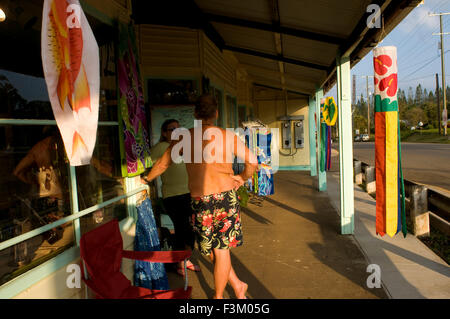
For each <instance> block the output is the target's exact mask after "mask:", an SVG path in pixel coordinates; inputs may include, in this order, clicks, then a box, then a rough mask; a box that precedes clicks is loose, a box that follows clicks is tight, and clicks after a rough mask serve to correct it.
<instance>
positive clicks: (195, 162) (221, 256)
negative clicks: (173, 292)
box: [145, 94, 257, 299]
mask: <svg viewBox="0 0 450 319" xmlns="http://www.w3.org/2000/svg"><path fill="white" fill-rule="evenodd" d="M218 114H219V113H218V109H217V102H216V101H215V99H214V97H213V96H211V95H208V94H205V95H202V96H201V97H200V98H199V99H198V101H197V103H196V106H195V118H196V119H197V120H201V128H200V127H194V128H193V129H190V130H189V133H190V134H189V135H188V136H189V137H188V139H189V138H190V141H189V140H188V141H189V142H190V143H186V144H184V145H189V147H190V150H188V152H186V153H187V154H184V156H183V158H184V162H185V163H186V170H187V173H188V179H189V183H188V184H189V190H190V193H191V203H192V209H193V215H192V223H193V226H194V230H195V231H196V234H197V240H198V243H199V247H200V252H201V253H202V254H203V255H205V256H210V257H211V260H213V261H214V285H215V294H214V298H215V299H222V298H223V291H224V289H225V287H226V285H227V282H230V284H231V286H232V287H233V290H234V292H235V294H236V297H237V298H239V299H245V298H246V296H245V294H246V292H247V284H246V283H245V282H243V281H241V280H240V279H239V278H238V277H237V275H236V273H235V272H234V269H233V267H232V265H231V258H230V250H229V249H230V248H231V247H238V246H240V245H242V243H243V242H242V231H241V216H240V206H239V201H238V198H237V195H236V190H237V189H238V188H239V187H240V186H242V185H243V184H244V181H245V180H247V179H248V178H250V177H251V176H252V175H253V173H254V172H255V170H256V168H257V159H256V157H255V155H254V154H253V153H252V152H251V151H250V150H249V149H248V148H247V147H246V146H245V145H244V144H243V143H242V142H241V140H240V139H239V137H238V136H237V135H236V134H234V133H233V132H231V131H227V130H224V129H222V128H219V127H217V126H215V125H214V122H215V120H216V119H217V117H218ZM195 130H198V131H197V132H195ZM199 132H201V137H202V138H201V141H198V140H197V139H196V138H195V137H196V134H197V135H198V133H199ZM183 138H185V137H183ZM182 142H183V139H182V140H181V141H180V142H178V141H176V140H174V141H172V143H171V145H170V146H169V147H168V149H167V150H166V151H165V153H164V154H163V155H162V157H161V158H160V159H159V160H158V161H157V162H156V163H155V164H154V165H153V167H152V169H151V171H150V173H149V174H148V175H147V176H146V178H145V181H147V182H149V181H151V180H153V179H155V178H156V177H158V176H159V175H161V174H162V173H163V172H164V171H165V170H166V169H167V168H168V167H169V166H170V164H171V163H172V157H173V156H172V155H173V154H172V150H173V148H174V146H175V145H176V144H177V143H182ZM184 142H185V141H184ZM199 143H201V145H199ZM200 146H201V147H200ZM200 152H201V155H200V154H199V153H200ZM175 155H176V156H179V155H183V154H175ZM199 155H200V156H199ZM176 156H175V157H176ZM233 156H237V157H238V158H240V159H241V160H243V161H244V162H245V169H244V171H243V172H242V173H241V174H239V175H234V173H233V169H232V159H233ZM200 157H201V159H200V160H199V158H200Z"/></svg>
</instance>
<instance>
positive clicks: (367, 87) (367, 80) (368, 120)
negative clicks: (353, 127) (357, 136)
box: [366, 76, 370, 138]
mask: <svg viewBox="0 0 450 319" xmlns="http://www.w3.org/2000/svg"><path fill="white" fill-rule="evenodd" d="M366 94H367V134H369V138H370V99H369V77H368V76H366Z"/></svg>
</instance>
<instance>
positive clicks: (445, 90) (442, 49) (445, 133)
mask: <svg viewBox="0 0 450 319" xmlns="http://www.w3.org/2000/svg"><path fill="white" fill-rule="evenodd" d="M439 24H440V26H441V30H440V31H441V69H442V92H443V93H444V110H447V86H446V85H445V62H444V34H443V32H444V31H442V15H440V16H439ZM445 113H446V114H447V112H445ZM445 120H446V119H445ZM444 123H447V121H445V122H444ZM440 124H441V123H439V125H440ZM446 135H447V124H446V125H445V126H444V136H446Z"/></svg>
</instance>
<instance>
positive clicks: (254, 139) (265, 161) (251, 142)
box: [245, 126, 274, 196]
mask: <svg viewBox="0 0 450 319" xmlns="http://www.w3.org/2000/svg"><path fill="white" fill-rule="evenodd" d="M247 130H248V131H247ZM247 132H248V134H246V135H245V139H246V141H245V142H246V145H247V147H248V148H249V149H250V151H252V152H253V153H254V154H255V155H256V157H257V159H258V171H257V172H255V173H254V174H253V176H252V177H251V178H249V180H248V185H249V190H250V191H251V192H253V193H255V194H257V195H259V196H267V195H272V194H274V183H273V169H272V166H271V165H272V154H271V150H270V147H271V144H272V133H271V131H270V129H269V128H266V127H262V126H259V127H247V128H246V133H247Z"/></svg>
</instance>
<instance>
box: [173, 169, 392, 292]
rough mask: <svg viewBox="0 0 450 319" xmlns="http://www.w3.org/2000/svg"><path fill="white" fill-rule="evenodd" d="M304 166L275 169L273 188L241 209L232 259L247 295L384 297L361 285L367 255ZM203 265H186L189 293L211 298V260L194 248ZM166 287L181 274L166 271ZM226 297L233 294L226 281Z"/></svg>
mask: <svg viewBox="0 0 450 319" xmlns="http://www.w3.org/2000/svg"><path fill="white" fill-rule="evenodd" d="M316 180H317V178H316V177H311V176H310V173H309V172H305V171H301V172H294V171H281V172H278V173H276V174H275V194H274V195H272V196H269V197H267V198H265V199H264V200H263V201H262V202H261V203H257V202H254V203H252V204H249V206H248V208H247V209H244V210H243V212H242V224H243V232H244V244H243V246H241V247H238V248H233V249H232V250H231V254H232V264H233V267H234V268H235V271H236V273H237V275H238V277H240V279H241V280H243V281H244V282H246V283H248V285H249V288H248V296H249V297H250V298H268V299H272V298H286V299H297V298H305V299H306V298H388V296H387V294H386V293H385V291H384V289H383V288H378V289H377V288H373V289H369V288H367V286H366V280H367V277H368V276H369V275H370V274H369V273H367V272H366V268H367V265H368V263H367V261H366V258H365V256H364V254H363V253H362V252H361V250H360V249H359V247H358V245H357V244H356V243H355V241H354V237H353V236H348V235H346V236H343V235H340V223H339V216H338V214H337V212H336V210H335V209H334V208H333V206H332V204H331V202H330V198H329V196H328V194H327V193H326V192H321V193H319V192H318V191H317V189H318V187H317V181H316ZM191 260H192V261H193V262H194V263H196V264H199V265H200V267H201V269H202V271H201V272H199V273H194V272H192V271H189V284H190V285H192V286H193V294H192V298H194V299H200V298H211V297H212V295H213V293H214V280H213V265H212V263H211V261H210V260H209V258H205V257H203V256H200V255H199V253H198V251H197V250H195V251H194V254H193V257H192V259H191ZM168 274H169V280H170V284H171V287H173V288H175V287H180V286H182V285H183V278H182V277H180V276H178V275H177V274H176V273H173V272H169V273H168ZM225 297H226V298H235V296H234V293H233V291H232V289H231V287H230V286H229V285H228V286H227V289H226V292H225Z"/></svg>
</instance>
